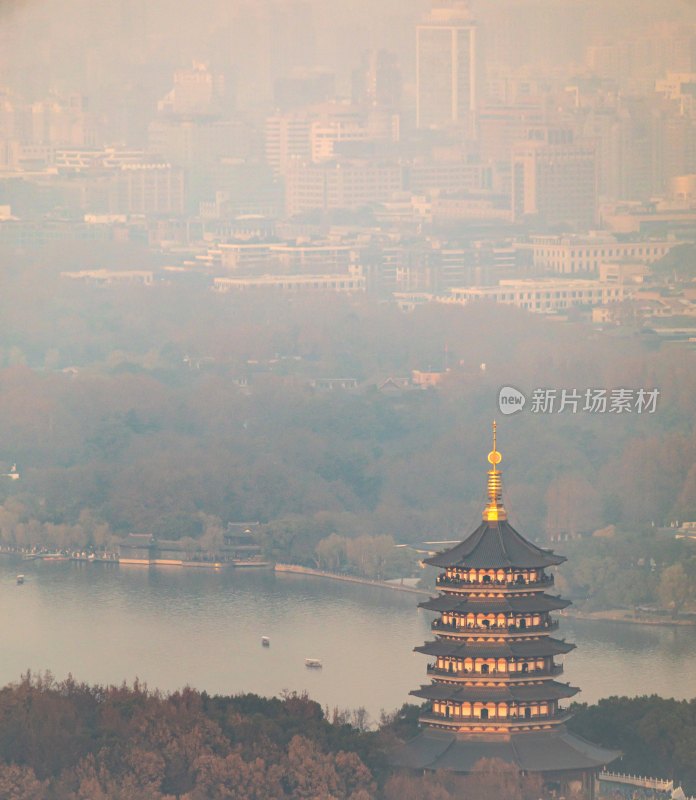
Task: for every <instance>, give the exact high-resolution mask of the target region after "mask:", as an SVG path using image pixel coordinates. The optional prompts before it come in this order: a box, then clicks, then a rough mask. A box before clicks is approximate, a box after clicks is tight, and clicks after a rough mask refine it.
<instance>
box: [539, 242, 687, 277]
mask: <svg viewBox="0 0 696 800" xmlns="http://www.w3.org/2000/svg"><path fill="white" fill-rule="evenodd" d="M675 244H676V243H675V242H668V241H657V240H643V241H639V240H635V241H632V242H621V241H618V240H617V239H616V238H615V237H614V236H612V235H611V234H590V235H589V236H532V237H531V250H532V263H533V265H534V267H535V268H536V269H538V270H547V271H549V272H560V273H563V274H574V273H582V272H585V273H587V272H597V270H598V269H599V267H600V264H602V262H605V261H623V260H625V259H630V260H631V261H641V262H643V263H646V264H652V263H653V261H657V260H658V259H660V258H662V257H663V256H665V255H666V254H667V253H669V251H670V249H671V248H672V247H674V245H675Z"/></svg>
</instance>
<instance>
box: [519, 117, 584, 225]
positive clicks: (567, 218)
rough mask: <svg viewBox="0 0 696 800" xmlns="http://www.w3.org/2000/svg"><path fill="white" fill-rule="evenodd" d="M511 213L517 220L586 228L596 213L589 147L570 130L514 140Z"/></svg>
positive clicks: (547, 132)
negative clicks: (575, 139)
mask: <svg viewBox="0 0 696 800" xmlns="http://www.w3.org/2000/svg"><path fill="white" fill-rule="evenodd" d="M512 213H513V219H514V220H515V221H516V222H517V221H530V222H532V223H537V222H538V223H539V224H541V225H559V224H562V225H565V226H566V227H568V228H571V229H572V228H576V229H581V230H582V229H587V228H591V227H592V226H593V225H594V223H595V218H596V215H597V177H596V162H595V148H594V145H592V144H580V143H576V142H574V141H573V136H572V133H571V132H570V131H555V130H548V131H546V132H545V134H544V137H543V139H530V140H528V141H525V142H518V143H517V144H515V145H514V147H513V151H512Z"/></svg>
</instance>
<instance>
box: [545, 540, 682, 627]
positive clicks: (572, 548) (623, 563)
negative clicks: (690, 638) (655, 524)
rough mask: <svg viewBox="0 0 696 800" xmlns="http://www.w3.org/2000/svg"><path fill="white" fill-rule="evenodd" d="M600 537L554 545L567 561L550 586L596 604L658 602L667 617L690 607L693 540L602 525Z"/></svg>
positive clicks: (583, 604) (652, 604)
mask: <svg viewBox="0 0 696 800" xmlns="http://www.w3.org/2000/svg"><path fill="white" fill-rule="evenodd" d="M604 533H605V534H611V535H603V536H600V537H592V538H589V539H578V540H574V541H568V542H562V543H559V544H558V545H555V547H556V549H557V550H558V552H561V553H563V555H565V556H567V558H568V561H567V562H566V563H565V564H563V566H562V567H560V569H559V570H558V571H557V573H556V587H557V589H558V590H559V592H561V593H562V594H563V595H565V596H567V597H570V598H572V599H573V601H574V603H575V604H576V605H579V606H581V607H582V608H584V609H586V610H589V611H593V610H596V609H602V608H622V609H635V608H641V607H645V606H648V607H655V606H657V607H660V608H662V609H664V611H665V612H669V613H670V614H671V615H672V616H673V617H678V616H679V615H680V614H681V613H682V612H686V611H691V612H692V613H693V611H695V610H696V549H695V548H694V546H693V543H691V542H689V541H687V540H683V539H681V540H680V539H675V537H674V536H673V535H670V534H669V533H655V531H654V530H652V529H648V530H644V531H637V532H630V531H621V530H611V529H609V530H607V531H605V532H604Z"/></svg>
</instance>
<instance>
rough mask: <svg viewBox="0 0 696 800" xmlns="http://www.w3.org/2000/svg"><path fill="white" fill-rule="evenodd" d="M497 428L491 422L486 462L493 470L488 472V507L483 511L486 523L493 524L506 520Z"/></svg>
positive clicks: (501, 458)
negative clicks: (489, 443)
mask: <svg viewBox="0 0 696 800" xmlns="http://www.w3.org/2000/svg"><path fill="white" fill-rule="evenodd" d="M497 428H498V426H497V425H496V422H495V420H494V421H493V449H492V450H491V452H490V453H489V454H488V461H489V463H490V464H492V465H493V469H489V470H488V505H487V506H486V508H485V509H484V511H483V518H484V520H487V521H488V522H495V521H496V520H499V519H507V514H506V513H505V509H504V508H503V497H502V488H503V487H502V480H501V474H502V473H501V472H500V471H499V470H498V464H500V462H501V461H502V460H503V457H502V455H501V454H500V453H499V452H498V449H497Z"/></svg>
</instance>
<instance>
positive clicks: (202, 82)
mask: <svg viewBox="0 0 696 800" xmlns="http://www.w3.org/2000/svg"><path fill="white" fill-rule="evenodd" d="M173 82H174V86H173V88H172V90H171V91H170V92H169V93H168V94H167V95H165V97H164V98H163V99H162V100H160V101H159V103H158V104H157V110H158V111H159V112H160V113H171V114H213V113H217V112H219V110H220V103H221V100H222V97H223V95H224V91H225V82H224V78H223V76H222V75H216V74H213V73H212V72H211V71H210V68H209V66H208V64H203V63H201V62H198V61H194V62H193V65H192V66H191V68H190V69H178V70H176V72H175V73H174V81H173Z"/></svg>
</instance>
